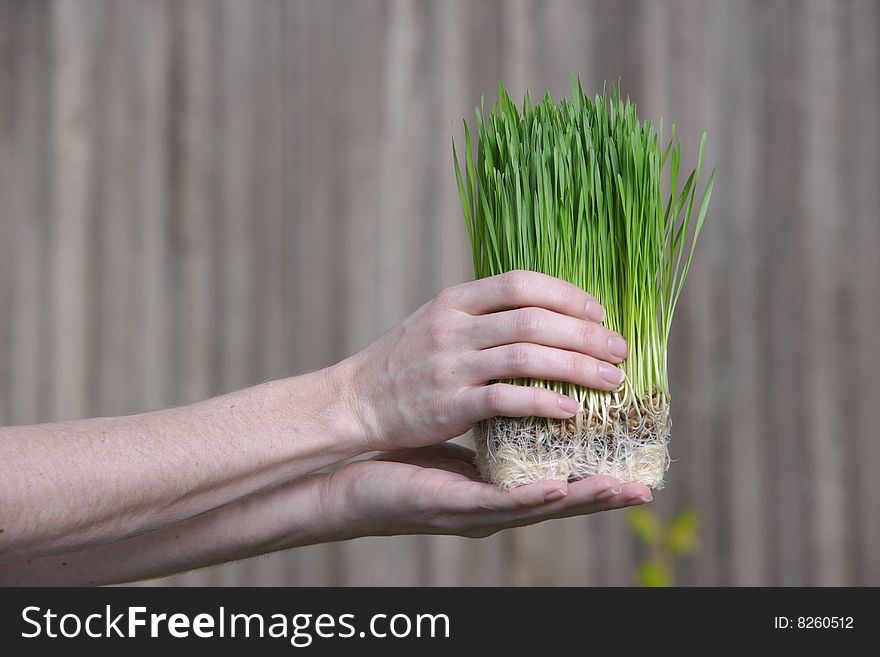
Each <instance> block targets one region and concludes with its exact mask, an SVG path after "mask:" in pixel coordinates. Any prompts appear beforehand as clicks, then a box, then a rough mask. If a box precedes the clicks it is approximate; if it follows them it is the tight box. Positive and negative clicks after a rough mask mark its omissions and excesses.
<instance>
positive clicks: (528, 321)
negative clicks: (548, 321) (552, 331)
mask: <svg viewBox="0 0 880 657" xmlns="http://www.w3.org/2000/svg"><path fill="white" fill-rule="evenodd" d="M543 325H544V321H543V317H542V315H541V313H540V312H539V311H538V310H537V309H532V308H527V309H523V310H519V311H517V312H516V315H515V319H514V327H515V331H516V333H517V335H519V336H522V338H523V339H535V338H536V337H538V335H539V334H540V333H541V329H542V328H543Z"/></svg>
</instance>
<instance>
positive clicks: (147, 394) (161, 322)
mask: <svg viewBox="0 0 880 657" xmlns="http://www.w3.org/2000/svg"><path fill="white" fill-rule="evenodd" d="M126 32H128V33H129V34H130V35H131V45H130V46H129V48H130V50H131V55H130V57H131V59H132V63H131V67H132V72H133V75H134V78H135V80H136V81H137V85H136V86H135V87H134V89H133V90H132V93H133V99H132V100H133V107H132V113H133V115H134V116H135V117H136V118H137V119H138V124H137V125H136V126H133V135H132V141H133V143H134V148H135V152H138V153H140V154H141V155H140V162H139V165H138V170H137V176H136V179H135V181H134V185H133V189H132V197H131V200H130V201H129V208H130V209H129V212H130V213H131V215H132V217H133V218H134V220H135V221H136V224H135V227H134V230H133V231H132V239H133V241H134V243H133V248H132V252H133V255H134V258H133V261H132V263H131V264H130V265H129V266H130V267H132V269H133V270H134V274H135V275H134V281H135V285H134V288H133V290H132V294H133V296H134V298H135V299H137V300H138V303H136V304H135V305H134V308H133V310H134V312H133V315H132V320H133V321H131V349H132V351H133V358H132V364H131V368H132V381H133V382H132V388H131V393H130V395H131V396H130V397H129V399H128V400H127V404H126V405H127V407H128V408H129V409H132V410H138V411H143V410H153V409H157V408H163V407H165V406H168V405H169V404H170V403H171V402H172V396H171V394H170V391H171V385H170V383H171V380H172V379H173V378H174V377H173V376H172V375H171V373H170V370H171V369H172V367H173V361H172V360H171V359H170V357H169V343H170V330H169V328H170V321H171V317H170V313H169V312H168V311H169V309H170V306H171V304H170V298H169V291H170V286H169V277H168V274H167V272H168V257H169V250H168V242H167V240H166V235H167V234H168V230H167V229H168V225H169V219H170V213H169V210H170V207H171V196H170V192H171V189H172V188H171V184H170V180H169V179H170V175H169V174H170V173H171V172H170V171H169V169H168V163H169V161H170V156H169V149H168V144H169V138H168V135H169V133H170V129H171V123H170V122H171V120H173V117H171V115H170V98H169V89H170V87H171V85H170V76H171V75H172V74H173V73H172V69H171V67H170V65H169V63H170V61H171V59H170V52H171V27H170V22H169V3H168V2H165V1H164V0H163V1H161V2H152V3H143V2H139V3H137V4H135V5H134V6H132V8H131V10H130V11H129V12H128V13H127V26H126Z"/></svg>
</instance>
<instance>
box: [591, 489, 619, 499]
mask: <svg viewBox="0 0 880 657" xmlns="http://www.w3.org/2000/svg"><path fill="white" fill-rule="evenodd" d="M615 495H620V489H619V488H609V489H607V490H603V491H602V492H601V493H599V494H598V495H596V499H597V500H607V499H610V498H612V497H614V496H615Z"/></svg>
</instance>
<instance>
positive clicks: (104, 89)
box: [86, 2, 140, 415]
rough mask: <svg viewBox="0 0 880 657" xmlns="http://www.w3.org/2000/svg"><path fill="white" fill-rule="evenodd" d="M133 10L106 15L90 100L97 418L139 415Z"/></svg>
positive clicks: (118, 8) (123, 5)
mask: <svg viewBox="0 0 880 657" xmlns="http://www.w3.org/2000/svg"><path fill="white" fill-rule="evenodd" d="M132 6H133V5H132V3H131V2H117V3H113V4H112V5H109V6H108V7H107V10H108V11H107V14H106V16H105V20H106V23H105V25H104V29H103V30H102V32H101V33H100V34H99V35H98V43H99V45H100V47H101V51H102V57H101V62H102V63H101V68H100V70H99V75H98V77H97V79H96V80H95V83H94V91H93V93H92V98H93V101H94V102H95V107H94V109H93V110H92V113H93V115H94V116H95V119H96V125H99V126H100V129H96V130H95V133H94V144H95V150H96V155H95V170H96V173H95V183H94V186H95V189H96V195H97V199H96V206H95V217H94V221H95V222H96V224H97V225H96V227H95V235H96V236H97V240H96V242H95V245H94V247H95V249H96V251H97V253H96V257H95V258H94V263H95V264H94V267H95V272H94V278H93V279H92V280H91V281H89V282H88V283H86V285H87V286H89V287H91V286H92V285H94V288H93V289H94V294H95V295H96V297H97V303H96V305H97V316H96V318H95V322H96V325H95V328H94V330H93V332H92V333H91V334H90V336H89V337H90V338H91V340H92V345H91V347H92V349H93V350H94V351H93V353H94V358H95V360H96V366H97V373H96V376H97V389H96V395H97V399H96V404H97V409H96V411H97V412H98V413H100V414H103V415H122V414H125V413H128V412H131V411H133V410H136V409H130V408H129V407H128V399H129V396H130V390H131V386H132V383H133V381H132V376H131V374H132V372H131V363H132V360H133V349H132V347H133V345H132V344H131V328H132V327H131V325H130V323H129V322H130V318H131V317H132V315H133V314H134V307H135V305H136V304H137V299H136V298H135V297H134V296H133V295H132V288H133V287H134V280H133V278H134V272H133V270H132V267H131V263H132V260H133V257H134V248H133V247H134V244H133V242H134V240H133V232H134V230H135V229H136V225H137V218H136V217H134V216H133V215H132V206H131V202H132V196H133V193H132V192H133V184H134V176H135V172H136V171H137V169H138V165H139V163H140V160H139V159H137V160H132V158H131V153H133V152H135V147H134V144H133V140H132V136H133V132H134V130H136V129H137V127H138V126H137V123H138V122H137V119H136V118H135V117H134V115H133V111H132V110H133V108H134V105H135V103H134V99H133V87H134V85H135V84H136V82H135V80H134V79H133V70H132V64H133V57H131V55H130V53H129V52H128V46H129V44H130V43H131V37H132V35H131V34H130V33H129V29H130V28H129V26H128V25H127V24H126V23H127V21H126V18H127V16H126V15H127V13H128V12H129V11H131V10H132ZM107 55H109V56H107Z"/></svg>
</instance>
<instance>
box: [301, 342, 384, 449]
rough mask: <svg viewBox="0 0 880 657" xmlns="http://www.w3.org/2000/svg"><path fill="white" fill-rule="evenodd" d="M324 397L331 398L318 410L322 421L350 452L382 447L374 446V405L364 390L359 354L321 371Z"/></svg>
mask: <svg viewBox="0 0 880 657" xmlns="http://www.w3.org/2000/svg"><path fill="white" fill-rule="evenodd" d="M316 374H320V375H321V386H322V392H323V394H322V398H324V399H326V400H328V401H327V403H326V405H325V407H324V408H323V409H322V410H321V411H320V412H319V413H318V417H319V418H320V421H321V422H322V423H323V425H324V427H325V428H326V430H327V431H329V432H330V433H331V435H333V436H334V437H335V438H336V439H337V440H338V441H340V442H341V444H343V445H345V447H346V449H347V450H348V451H349V452H350V454H349V456H358V455H360V454H364V453H366V452H370V451H373V450H375V449H378V448H377V447H375V446H374V444H375V440H374V438H373V436H374V431H373V430H372V429H371V428H370V427H371V426H372V425H373V424H374V423H373V421H372V419H371V418H372V413H371V406H370V404H369V403H368V401H367V400H366V399H364V397H363V395H362V394H361V393H360V390H361V386H360V381H361V379H362V365H361V363H360V361H359V359H358V358H357V354H355V355H354V356H350V357H349V358H346V359H345V360H342V361H340V362H338V363H336V364H334V365H331V366H329V367H326V368H324V369H322V370H319V372H317V373H316Z"/></svg>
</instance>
